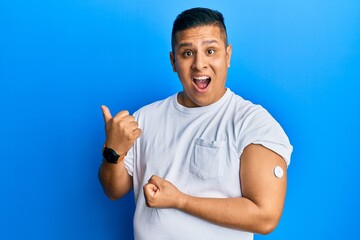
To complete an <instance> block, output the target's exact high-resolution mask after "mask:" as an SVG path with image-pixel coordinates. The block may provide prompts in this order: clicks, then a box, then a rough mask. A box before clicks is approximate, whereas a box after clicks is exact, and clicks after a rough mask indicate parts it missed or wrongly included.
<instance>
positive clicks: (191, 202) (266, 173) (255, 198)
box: [144, 145, 286, 234]
mask: <svg viewBox="0 0 360 240" xmlns="http://www.w3.org/2000/svg"><path fill="white" fill-rule="evenodd" d="M275 166H281V168H282V169H283V170H284V173H285V174H284V176H283V177H282V178H277V177H275V175H274V174H273V169H274V167H275ZM240 181H241V188H242V193H243V196H242V197H239V198H200V197H193V196H190V195H187V194H184V193H182V192H180V191H179V190H178V189H177V188H176V187H175V186H174V185H172V184H171V183H170V182H168V181H166V180H164V179H162V178H160V177H157V176H154V177H152V178H151V179H150V180H149V183H148V184H147V185H145V186H144V192H145V196H146V200H147V205H148V206H149V207H159V208H167V207H170V208H177V209H179V210H181V211H184V212H186V213H189V214H191V215H194V216H196V217H199V218H202V219H205V220H207V221H210V222H213V223H215V224H218V225H221V226H225V227H230V228H236V229H241V230H244V231H249V232H255V233H261V234H267V233H270V232H271V231H272V230H274V228H275V227H276V226H277V224H278V222H279V219H280V216H281V214H282V210H283V206H284V200H285V192H286V163H285V161H284V160H283V159H282V158H281V157H280V156H279V155H278V154H276V153H274V152H272V151H271V150H269V149H267V148H265V147H263V146H261V145H249V146H248V147H246V148H245V150H244V152H243V154H242V156H241V166H240Z"/></svg>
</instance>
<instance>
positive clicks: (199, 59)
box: [192, 53, 207, 71]
mask: <svg viewBox="0 0 360 240" xmlns="http://www.w3.org/2000/svg"><path fill="white" fill-rule="evenodd" d="M193 59H194V62H193V64H192V69H193V70H197V71H201V70H203V69H206V68H207V61H206V56H204V55H203V54H201V53H196V54H195V57H194V58H193Z"/></svg>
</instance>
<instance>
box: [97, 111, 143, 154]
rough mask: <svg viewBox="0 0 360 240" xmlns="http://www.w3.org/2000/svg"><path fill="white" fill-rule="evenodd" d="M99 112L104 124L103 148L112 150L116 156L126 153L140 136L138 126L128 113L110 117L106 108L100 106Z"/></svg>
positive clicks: (123, 112)
mask: <svg viewBox="0 0 360 240" xmlns="http://www.w3.org/2000/svg"><path fill="white" fill-rule="evenodd" d="M101 110H102V112H103V116H104V122H105V132H106V141H105V146H106V147H108V148H112V149H114V150H115V152H116V153H117V154H124V153H126V152H127V151H129V149H130V148H131V147H132V145H133V144H134V142H135V140H136V139H137V138H138V137H140V135H141V129H140V128H138V126H139V124H138V123H137V122H136V121H135V118H134V117H133V116H130V115H129V112H128V111H121V112H119V113H118V114H116V115H115V117H112V116H111V113H110V110H109V109H108V108H107V107H106V106H101Z"/></svg>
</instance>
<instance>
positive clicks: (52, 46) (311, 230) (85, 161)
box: [0, 0, 360, 240]
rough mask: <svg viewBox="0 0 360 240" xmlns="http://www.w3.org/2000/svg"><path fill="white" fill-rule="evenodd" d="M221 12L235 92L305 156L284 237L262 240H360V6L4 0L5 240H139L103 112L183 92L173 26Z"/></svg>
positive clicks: (296, 168) (1, 235) (1, 233)
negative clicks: (194, 15)
mask: <svg viewBox="0 0 360 240" xmlns="http://www.w3.org/2000/svg"><path fill="white" fill-rule="evenodd" d="M196 6H203V7H210V8H215V9H217V10H220V11H221V12H222V13H223V14H224V16H225V21H226V23H227V27H228V35H229V41H230V43H232V44H233V57H232V63H231V68H230V71H229V76H228V82H227V86H228V87H230V88H231V89H232V91H234V92H236V93H237V94H239V95H241V96H243V97H244V98H246V99H249V100H251V101H253V102H254V103H257V104H261V105H262V106H264V107H265V108H267V109H268V110H269V111H270V112H271V113H272V115H273V116H274V117H275V118H276V119H277V120H278V121H279V122H280V124H281V125H282V126H283V128H284V129H285V131H286V132H287V134H288V135H289V138H290V140H291V143H292V144H293V146H294V153H293V155H292V162H291V164H290V166H289V179H288V192H287V198H286V205H285V209H284V213H283V216H282V219H281V222H280V224H279V226H278V228H277V229H276V230H275V231H274V232H273V233H271V234H270V235H267V236H260V235H256V236H255V239H257V240H260V239H268V240H270V239H273V240H281V239H286V240H288V239H301V240H303V239H358V238H359V237H358V224H359V223H358V217H359V216H360V207H359V200H360V199H359V195H360V189H359V185H360V180H359V174H358V171H359V170H358V169H359V167H360V163H359V160H360V154H359V141H358V139H359V134H360V130H359V120H358V115H359V112H360V111H359V110H360V97H359V95H360V94H359V93H360V87H359V81H360V2H359V1H358V0H343V1H342V0H315V1H314V0H302V1H285V0H279V1H257V0H255V1H243V0H240V1H236V0H233V1H211V0H208V1H205V0H203V1H175V0H166V1H165V0H162V1H124V0H61V1H60V0H56V1H55V0H49V1H45V0H34V1H20V0H1V1H0V107H1V108H0V114H1V115H0V116H1V118H0V123H1V124H0V239H132V238H133V232H132V216H133V212H134V208H135V206H134V199H133V195H132V193H131V194H129V195H128V196H126V197H125V198H124V199H121V200H118V201H110V200H108V199H107V198H106V197H105V195H104V194H103V192H102V189H101V186H100V184H99V182H98V179H97V170H98V167H99V163H100V160H101V148H102V146H103V142H104V137H105V136H104V127H103V119H102V115H101V110H100V106H101V105H102V104H106V105H108V106H109V107H110V109H111V110H112V112H113V113H116V112H117V111H119V110H122V109H128V110H129V111H130V112H134V111H135V110H136V109H138V108H139V107H141V106H143V105H145V104H148V103H150V102H152V101H154V100H159V99H163V98H165V97H167V96H169V95H172V94H174V93H175V92H177V91H180V90H181V85H180V83H179V81H178V79H177V76H176V74H174V73H173V72H172V69H171V66H170V61H169V50H170V47H171V46H170V33H171V27H172V23H173V20H174V19H175V17H176V16H177V14H179V13H180V12H181V11H182V10H184V9H187V8H190V7H196Z"/></svg>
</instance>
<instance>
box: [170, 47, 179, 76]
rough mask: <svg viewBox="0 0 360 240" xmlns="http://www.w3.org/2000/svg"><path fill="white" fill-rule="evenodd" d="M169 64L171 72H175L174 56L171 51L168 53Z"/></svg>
mask: <svg viewBox="0 0 360 240" xmlns="http://www.w3.org/2000/svg"><path fill="white" fill-rule="evenodd" d="M170 63H171V66H172V69H173V71H174V72H177V70H176V66H175V56H174V53H173V52H171V51H170Z"/></svg>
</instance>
